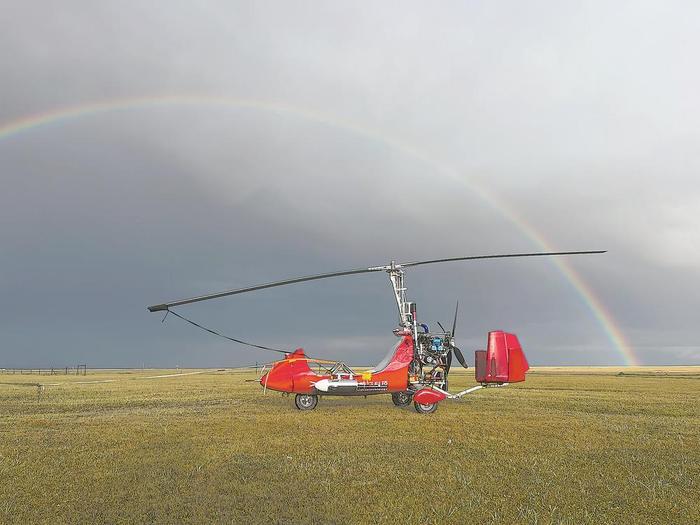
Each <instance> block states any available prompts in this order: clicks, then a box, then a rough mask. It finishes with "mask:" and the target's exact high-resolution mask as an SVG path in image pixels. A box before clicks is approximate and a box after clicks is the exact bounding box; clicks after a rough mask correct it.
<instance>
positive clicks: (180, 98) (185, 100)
mask: <svg viewBox="0 0 700 525" xmlns="http://www.w3.org/2000/svg"><path fill="white" fill-rule="evenodd" d="M187 105H189V106H199V107H202V106H212V107H217V108H220V107H227V108H235V109H253V110H259V111H267V112H272V113H277V114H280V115H287V116H293V117H297V118H300V119H304V120H307V121H311V122H314V123H317V124H321V125H325V126H329V127H333V128H338V129H341V130H344V131H347V132H351V133H354V134H356V135H358V136H361V137H363V138H366V139H370V140H373V141H376V142H379V143H382V144H384V145H385V146H387V147H390V148H393V149H395V150H397V151H400V152H401V153H402V154H404V155H406V156H408V157H411V158H414V159H415V160H418V161H420V162H422V163H424V164H426V165H428V166H431V167H432V168H434V169H436V170H437V171H438V172H440V173H442V174H443V175H445V176H447V177H449V178H450V179H452V180H454V181H456V182H459V183H460V184H462V185H464V186H466V187H467V188H468V189H470V190H471V191H473V192H474V193H475V194H476V195H477V196H479V198H481V199H482V200H483V201H484V202H486V203H487V204H488V205H489V206H491V207H492V208H493V209H495V210H496V211H497V212H498V213H500V214H501V215H502V216H503V217H505V218H506V219H507V220H508V221H509V222H511V223H512V224H513V225H514V226H515V227H516V228H517V229H518V230H519V231H520V232H521V233H523V235H524V236H525V237H527V238H528V239H529V240H530V241H532V242H533V243H534V244H535V245H536V246H538V247H539V248H541V249H542V250H543V251H555V250H554V248H553V247H552V246H551V245H550V243H549V242H548V241H547V240H546V239H545V238H544V237H543V236H542V234H541V233H539V232H538V231H537V230H536V229H535V228H534V227H533V226H532V225H530V224H529V223H528V222H527V221H526V220H525V219H524V218H523V217H520V216H518V215H517V214H516V213H515V211H514V210H513V208H512V206H509V205H507V204H506V203H505V202H503V201H502V200H501V199H500V198H499V197H497V196H496V195H495V194H493V193H492V192H490V191H488V190H487V189H486V188H484V187H483V186H480V185H478V184H476V183H474V181H468V180H467V179H466V178H465V177H464V176H462V175H460V174H459V173H458V172H457V171H456V170H455V169H453V168H451V167H450V166H446V165H444V164H442V163H441V162H438V161H436V160H434V159H432V158H430V157H428V156H427V155H426V154H425V153H423V152H421V151H419V150H417V149H416V148H414V147H412V146H410V145H408V144H405V143H403V142H401V141H399V140H397V139H395V138H392V137H387V136H385V135H383V134H381V133H380V132H378V131H376V130H373V129H369V128H366V127H363V126H361V125H358V124H357V123H353V122H348V121H344V120H340V119H338V118H336V117H334V116H331V115H327V114H323V113H320V112H317V111H313V110H309V109H305V108H300V107H297V106H291V105H288V104H284V103H279V102H272V101H265V100H256V99H246V98H234V97H227V96H216V95H200V94H191V95H189V94H187V95H156V96H143V97H127V98H118V99H110V100H103V101H95V102H88V103H83V104H78V105H74V106H66V107H61V108H56V109H52V110H49V111H45V112H43V113H36V114H32V115H26V116H22V117H19V118H16V119H14V120H11V121H9V122H6V123H4V124H2V125H0V140H3V139H7V138H9V137H13V136H16V135H18V134H21V133H23V132H28V131H30V130H33V129H36V128H38V127H44V126H49V125H54V124H63V123H65V122H69V121H71V120H75V119H79V118H82V117H86V116H94V115H99V114H102V113H110V112H117V111H132V110H137V109H145V108H153V107H159V106H187ZM552 262H553V264H554V265H555V266H556V267H557V268H558V270H559V271H560V272H561V274H562V275H563V276H564V278H565V279H566V281H567V282H568V283H570V284H571V286H572V287H573V289H574V290H575V291H576V292H577V293H578V295H579V296H580V297H581V299H582V300H583V302H584V304H585V305H586V307H587V308H588V309H589V310H590V312H591V313H592V314H593V316H594V318H595V319H596V321H597V322H598V323H599V324H600V326H601V327H602V328H603V330H604V332H605V334H606V336H607V337H608V338H609V339H610V341H611V343H612V345H613V346H614V348H615V350H616V351H617V353H618V354H619V355H620V357H621V358H622V360H623V362H624V364H626V365H628V366H638V365H639V360H638V358H637V356H636V355H635V354H634V352H633V351H632V347H631V346H630V344H629V342H628V341H627V340H626V338H625V336H624V334H623V333H622V330H621V329H620V328H619V326H618V325H617V323H616V321H615V318H614V317H613V315H612V314H611V313H610V312H609V311H608V310H607V309H606V307H605V306H604V305H603V303H602V302H601V301H600V300H599V299H598V298H597V297H596V295H595V293H594V291H593V290H592V289H591V288H590V287H589V286H588V285H587V284H586V283H585V281H584V280H583V279H582V278H581V276H580V275H579V274H578V273H577V272H576V271H575V270H574V269H573V267H572V266H571V265H570V264H569V263H568V262H567V260H566V258H564V257H555V258H553V259H552Z"/></svg>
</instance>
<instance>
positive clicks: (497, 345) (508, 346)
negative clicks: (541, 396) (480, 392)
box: [475, 330, 530, 383]
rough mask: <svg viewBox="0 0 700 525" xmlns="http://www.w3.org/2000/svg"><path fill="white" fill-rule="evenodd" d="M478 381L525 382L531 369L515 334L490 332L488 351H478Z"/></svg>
mask: <svg viewBox="0 0 700 525" xmlns="http://www.w3.org/2000/svg"><path fill="white" fill-rule="evenodd" d="M475 358H476V367H475V368H476V380H477V381H479V382H480V383H517V382H519V381H525V373H526V372H527V371H528V369H529V368H530V365H528V363H527V359H526V358H525V354H524V353H523V349H522V347H521V346H520V342H519V341H518V338H517V336H516V335H515V334H509V333H506V332H502V331H500V330H498V331H495V332H489V340H488V346H487V347H486V350H477V351H476V355H475Z"/></svg>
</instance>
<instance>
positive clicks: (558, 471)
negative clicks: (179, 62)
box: [0, 367, 700, 524]
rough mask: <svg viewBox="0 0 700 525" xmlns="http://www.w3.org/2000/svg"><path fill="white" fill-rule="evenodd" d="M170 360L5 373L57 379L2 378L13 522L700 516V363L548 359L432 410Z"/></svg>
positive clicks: (681, 519) (7, 504)
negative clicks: (560, 363)
mask: <svg viewBox="0 0 700 525" xmlns="http://www.w3.org/2000/svg"><path fill="white" fill-rule="evenodd" d="M167 373H168V372H167V371H159V372H152V371H138V372H129V373H127V372H122V373H90V374H88V376H87V377H76V376H19V375H14V376H13V375H3V374H0V383H15V382H26V383H31V382H37V381H39V382H44V383H58V384H55V385H51V386H46V387H45V389H44V391H43V392H41V393H40V391H39V389H38V388H37V387H34V386H23V385H10V384H0V522H3V523H135V522H149V523H182V522H188V523H202V522H229V523H230V522H255V523H257V522H266V523H359V522H362V523H366V522H379V523H396V522H403V523H571V524H574V523H576V524H578V523H596V524H598V523H645V524H651V523H697V522H698V521H699V520H700V481H699V479H700V367H683V368H680V367H677V368H663V369H651V368H635V369H620V368H612V367H610V368H575V369H571V368H568V369H567V368H559V367H557V368H539V369H535V370H533V371H532V372H531V373H530V374H529V375H528V381H527V382H526V383H523V384H519V385H511V386H509V387H507V388H501V389H489V390H481V391H479V392H477V393H474V394H471V395H469V396H467V397H465V398H464V399H463V400H461V401H458V402H455V401H446V402H444V403H442V404H441V406H440V408H439V410H438V411H437V412H436V413H435V414H433V415H432V416H421V415H418V414H416V413H415V412H414V411H413V410H412V409H398V408H395V407H394V406H393V405H392V404H391V401H390V399H389V398H388V396H376V397H370V398H367V399H363V398H323V399H322V400H321V402H320V403H319V406H318V408H317V409H316V410H315V411H313V412H311V413H301V412H298V411H297V410H296V409H294V407H293V400H292V398H291V397H290V398H285V397H282V396H280V395H279V394H269V393H268V395H266V396H263V395H262V392H261V389H260V388H259V387H258V386H257V385H255V384H251V383H245V382H244V379H250V378H252V377H254V375H253V374H252V373H251V372H241V371H235V372H214V371H211V372H206V373H201V374H193V375H183V376H180V377H172V378H160V379H145V377H146V376H154V375H159V374H167ZM620 373H621V374H620ZM86 380H87V381H112V380H115V381H113V382H107V383H90V384H77V383H76V381H86ZM472 383H473V376H472V375H471V374H470V373H462V374H455V377H454V379H453V381H452V384H451V389H452V390H455V389H458V388H461V387H466V386H467V385H468V384H472Z"/></svg>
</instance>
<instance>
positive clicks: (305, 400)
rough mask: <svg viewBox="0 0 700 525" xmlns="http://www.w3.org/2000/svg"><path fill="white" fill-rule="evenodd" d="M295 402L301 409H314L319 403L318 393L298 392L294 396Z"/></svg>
mask: <svg viewBox="0 0 700 525" xmlns="http://www.w3.org/2000/svg"><path fill="white" fill-rule="evenodd" d="M294 404H295V405H296V407H297V408H298V409H299V410H313V409H314V408H316V405H318V396H317V395H316V394H297V395H296V397H295V398H294Z"/></svg>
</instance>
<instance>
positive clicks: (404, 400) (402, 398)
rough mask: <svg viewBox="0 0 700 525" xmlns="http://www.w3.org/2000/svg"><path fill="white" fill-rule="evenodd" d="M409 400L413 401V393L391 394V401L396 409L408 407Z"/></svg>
mask: <svg viewBox="0 0 700 525" xmlns="http://www.w3.org/2000/svg"><path fill="white" fill-rule="evenodd" d="M411 399H413V393H412V392H409V391H404V392H392V393H391V400H392V401H393V402H394V404H395V405H396V406H397V407H405V406H408V405H410V404H411Z"/></svg>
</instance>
